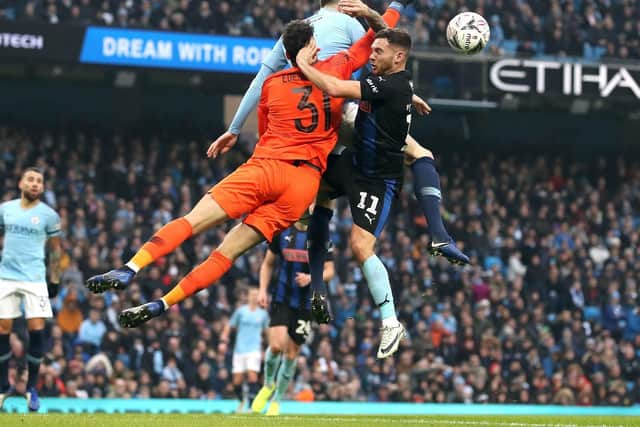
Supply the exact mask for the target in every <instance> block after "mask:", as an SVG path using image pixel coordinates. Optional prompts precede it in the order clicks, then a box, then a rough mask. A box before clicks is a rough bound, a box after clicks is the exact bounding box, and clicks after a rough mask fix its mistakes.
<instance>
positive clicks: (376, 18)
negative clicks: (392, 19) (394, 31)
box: [364, 7, 387, 33]
mask: <svg viewBox="0 0 640 427" xmlns="http://www.w3.org/2000/svg"><path fill="white" fill-rule="evenodd" d="M368 9H369V10H368V13H367V15H365V17H364V18H365V19H366V20H367V23H368V24H369V27H371V30H372V31H373V32H374V33H377V32H378V31H380V30H384V29H385V28H387V23H386V22H384V19H383V18H382V15H380V14H379V13H378V12H376V11H375V10H373V9H372V8H370V7H369V8H368Z"/></svg>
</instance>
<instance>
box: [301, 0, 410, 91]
mask: <svg viewBox="0 0 640 427" xmlns="http://www.w3.org/2000/svg"><path fill="white" fill-rule="evenodd" d="M394 5H396V6H395V7H394ZM339 7H340V8H341V10H342V11H343V12H345V13H347V14H349V15H353V16H364V17H365V18H366V19H367V22H369V25H370V26H371V29H370V30H369V31H367V33H366V34H365V36H364V37H362V38H361V39H360V40H359V41H358V42H357V43H356V44H354V45H353V46H352V47H351V48H350V49H349V51H348V53H347V57H348V58H349V66H350V68H349V69H348V70H347V71H348V73H347V74H348V75H351V73H352V72H353V71H355V70H357V69H358V68H360V67H362V66H363V65H364V64H365V63H366V62H367V60H368V58H369V56H370V55H371V44H372V43H373V41H374V39H375V37H376V33H377V32H378V31H380V30H383V29H385V28H386V27H387V25H389V26H391V27H393V26H395V25H396V24H397V22H398V20H399V19H400V13H399V11H398V10H402V8H403V6H402V4H400V3H398V2H394V3H392V4H391V5H390V6H389V8H388V9H387V11H386V12H385V14H384V16H380V15H379V14H378V13H377V12H376V11H375V10H373V9H371V8H369V7H368V6H366V5H365V4H364V3H362V2H361V1H360V0H342V1H341V2H340V3H339ZM317 53H318V48H317V46H316V42H315V39H312V40H311V41H310V42H309V44H308V45H307V46H305V47H304V48H303V49H301V50H300V52H298V55H297V57H296V63H297V65H298V68H300V70H301V71H302V72H303V73H304V75H305V76H307V78H308V79H309V80H311V81H312V82H313V83H314V84H315V85H316V86H318V87H319V88H320V89H322V90H323V91H324V92H326V93H327V94H329V96H334V97H338V98H349V99H361V97H362V94H361V89H360V86H361V85H360V83H359V82H357V81H353V80H342V79H339V78H337V77H334V76H331V75H329V74H325V73H323V72H321V71H319V70H317V69H316V68H314V67H313V66H312V64H313V63H315V62H316V57H317Z"/></svg>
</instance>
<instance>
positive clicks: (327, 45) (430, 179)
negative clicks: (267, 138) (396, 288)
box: [208, 0, 469, 323]
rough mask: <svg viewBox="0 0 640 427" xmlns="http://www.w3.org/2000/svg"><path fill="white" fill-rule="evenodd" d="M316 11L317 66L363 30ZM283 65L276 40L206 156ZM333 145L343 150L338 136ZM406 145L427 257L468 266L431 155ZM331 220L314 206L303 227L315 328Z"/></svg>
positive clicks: (334, 0)
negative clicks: (443, 208) (448, 221)
mask: <svg viewBox="0 0 640 427" xmlns="http://www.w3.org/2000/svg"><path fill="white" fill-rule="evenodd" d="M410 1H411V0H400V1H394V2H392V3H391V5H390V6H389V7H390V8H395V9H396V10H398V11H399V12H402V10H404V6H405V4H408V3H409V2H410ZM320 5H321V6H322V7H321V9H320V10H319V11H318V12H316V14H314V15H313V16H311V17H310V18H308V22H309V23H311V25H312V26H313V28H314V38H315V39H316V42H317V45H318V47H319V48H320V51H319V52H318V59H319V60H323V59H326V58H327V57H329V56H331V55H333V54H335V53H337V52H340V51H342V50H345V49H348V48H349V46H350V45H351V44H352V43H353V42H355V41H356V40H358V38H359V37H361V36H362V35H363V34H364V28H362V25H361V24H360V22H359V21H357V20H356V19H355V18H352V17H349V16H347V15H345V14H342V13H340V12H339V10H338V7H339V1H338V0H322V1H321V2H320ZM286 65H287V59H286V57H285V54H284V50H283V48H282V40H279V41H278V42H277V43H276V46H275V47H274V48H273V50H272V51H271V53H270V54H269V56H267V58H266V59H265V61H264V62H263V64H262V66H261V67H260V70H259V71H258V74H257V75H256V77H255V78H254V80H253V81H252V83H251V85H250V86H249V89H248V90H247V92H246V93H245V95H244V97H243V98H242V101H241V103H240V106H239V107H238V111H237V112H236V114H235V116H234V118H233V120H232V122H231V126H230V127H229V130H228V131H227V132H225V133H224V134H222V135H221V136H220V137H219V138H218V139H217V140H216V141H214V142H213V143H212V144H211V146H210V147H209V150H208V155H209V156H211V157H216V156H217V155H218V154H220V153H226V152H227V151H229V149H230V148H231V147H233V145H234V144H235V143H236V142H237V140H238V135H239V134H240V129H241V128H242V125H243V124H244V122H245V121H246V119H247V117H248V115H249V113H250V112H251V111H252V110H253V109H254V108H255V106H256V105H257V103H258V100H259V97H260V90H261V88H262V83H263V82H264V80H265V79H266V77H268V76H269V75H270V74H272V73H274V72H276V71H278V70H280V69H282V68H284V67H285V66H286ZM414 101H415V98H414ZM419 101H422V100H419ZM419 101H418V102H417V103H416V104H414V105H416V106H417V108H418V111H419V112H420V113H421V114H424V113H428V112H430V108H429V106H428V105H427V104H426V103H424V102H423V101H422V102H419ZM356 112H357V104H355V103H353V102H346V103H345V114H344V115H343V122H344V123H346V124H347V126H343V127H348V125H349V124H352V123H353V122H354V120H355V113H356ZM344 135H349V132H346V133H344ZM338 142H339V143H342V144H345V145H349V144H348V143H347V141H345V138H343V137H342V135H341V139H340V140H339V141H338ZM406 142H407V145H406V147H405V148H404V154H405V158H406V159H407V162H408V163H410V164H411V169H412V171H413V181H414V182H413V184H414V193H415V196H416V198H417V201H418V204H419V206H420V208H421V209H422V212H423V213H424V215H425V217H426V218H427V224H428V232H429V234H430V235H431V244H430V248H429V250H430V252H431V253H432V254H433V255H441V256H444V257H445V258H446V259H447V260H449V261H450V262H452V263H454V264H467V263H469V258H468V257H467V256H466V255H465V254H464V253H462V252H461V251H460V250H459V249H458V248H457V246H456V244H455V242H454V240H453V239H452V238H451V236H449V234H448V232H447V230H446V229H445V226H444V223H443V221H442V217H441V215H440V202H441V199H442V194H441V190H440V177H439V175H438V172H437V170H436V168H435V160H434V157H433V154H432V153H431V151H429V150H427V149H425V148H423V147H421V146H420V145H419V144H418V143H417V141H416V140H415V139H413V138H412V137H411V136H409V135H407V139H406ZM332 216H333V211H332V209H330V208H328V207H324V206H317V208H316V209H315V211H314V214H313V219H312V221H311V224H310V227H309V228H310V229H309V256H310V269H311V273H312V274H311V276H312V282H311V286H312V290H313V294H314V295H316V301H317V302H318V304H315V305H314V307H313V314H314V318H315V319H316V320H317V321H319V322H321V323H326V322H328V321H329V320H330V316H329V312H328V308H327V306H326V301H325V300H324V295H326V289H325V286H324V283H323V282H322V280H321V277H322V269H323V266H324V259H325V256H326V253H325V252H326V245H327V241H328V236H329V221H330V220H331V217H332Z"/></svg>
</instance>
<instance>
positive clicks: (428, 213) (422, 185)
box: [411, 157, 451, 243]
mask: <svg viewBox="0 0 640 427" xmlns="http://www.w3.org/2000/svg"><path fill="white" fill-rule="evenodd" d="M411 170H412V171H413V191H414V192H415V195H416V198H417V199H418V204H419V205H420V209H422V212H423V213H424V216H425V218H427V222H428V225H429V234H430V235H431V240H433V241H434V242H437V243H442V242H447V241H449V239H451V238H450V237H449V233H447V230H446V229H445V228H444V224H443V223H442V217H441V216H440V200H441V198H442V195H441V193H440V176H438V171H437V170H436V167H435V162H434V160H433V159H430V158H428V157H421V158H419V159H418V160H416V161H415V162H413V164H412V165H411Z"/></svg>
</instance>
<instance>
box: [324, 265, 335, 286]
mask: <svg viewBox="0 0 640 427" xmlns="http://www.w3.org/2000/svg"><path fill="white" fill-rule="evenodd" d="M335 275H336V268H335V266H334V264H333V261H328V262H325V263H324V270H322V280H323V281H325V282H328V281H330V280H332V279H333V277H334V276H335Z"/></svg>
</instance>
